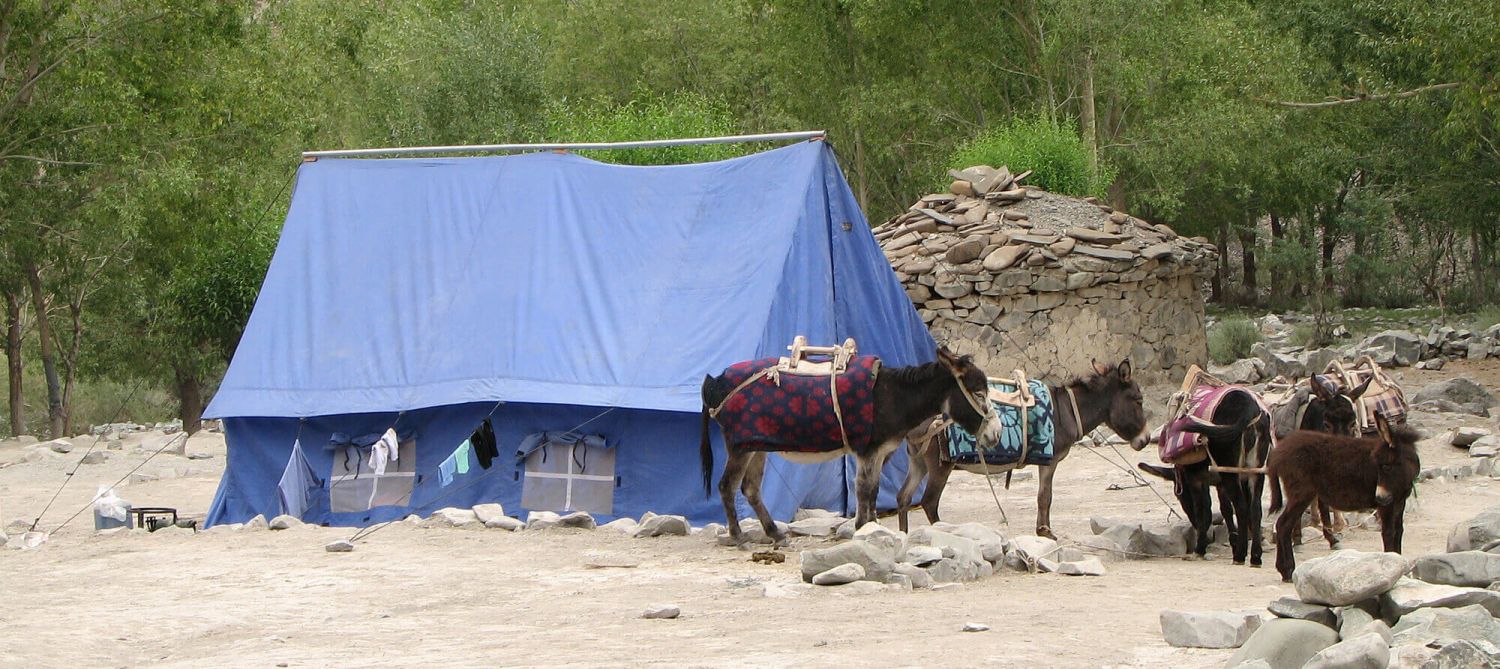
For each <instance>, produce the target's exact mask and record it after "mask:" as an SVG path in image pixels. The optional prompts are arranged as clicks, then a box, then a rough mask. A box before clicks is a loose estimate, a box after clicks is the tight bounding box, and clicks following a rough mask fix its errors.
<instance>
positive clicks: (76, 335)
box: [62, 291, 83, 434]
mask: <svg viewBox="0 0 1500 669" xmlns="http://www.w3.org/2000/svg"><path fill="white" fill-rule="evenodd" d="M81 295H82V292H81V291H80V298H79V301H75V302H69V303H68V316H69V318H70V319H71V320H72V326H73V331H72V332H73V339H72V341H69V342H68V350H67V353H65V354H64V355H63V395H62V397H63V434H73V382H74V380H76V379H77V378H78V348H79V345H80V342H82V341H83V303H82V297H81Z"/></svg>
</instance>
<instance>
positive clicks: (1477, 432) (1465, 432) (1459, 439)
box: [1448, 427, 1490, 448]
mask: <svg viewBox="0 0 1500 669" xmlns="http://www.w3.org/2000/svg"><path fill="white" fill-rule="evenodd" d="M1488 436H1490V431H1489V430H1486V429H1484V428H1482V427H1457V428H1454V430H1453V436H1452V437H1451V438H1450V439H1449V441H1448V443H1450V444H1452V445H1454V446H1457V447H1459V448H1468V447H1469V445H1470V444H1473V443H1474V442H1476V441H1479V439H1480V438H1482V437H1488Z"/></svg>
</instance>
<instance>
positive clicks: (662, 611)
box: [641, 604, 682, 620]
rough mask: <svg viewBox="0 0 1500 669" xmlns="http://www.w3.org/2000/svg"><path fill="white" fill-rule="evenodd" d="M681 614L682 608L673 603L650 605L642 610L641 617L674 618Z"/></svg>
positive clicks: (649, 618)
mask: <svg viewBox="0 0 1500 669" xmlns="http://www.w3.org/2000/svg"><path fill="white" fill-rule="evenodd" d="M680 615H682V609H679V608H677V607H676V606H675V605H672V604H657V605H654V606H649V607H647V608H646V610H645V611H642V612H641V617H642V618H645V619H647V620H672V619H673V618H676V617H677V616H680Z"/></svg>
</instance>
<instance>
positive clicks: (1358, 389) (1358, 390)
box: [1345, 376, 1375, 399]
mask: <svg viewBox="0 0 1500 669" xmlns="http://www.w3.org/2000/svg"><path fill="white" fill-rule="evenodd" d="M1374 380H1375V377H1373V376H1371V377H1369V378H1367V379H1365V382H1364V383H1361V384H1359V385H1357V386H1355V387H1354V390H1351V391H1349V392H1347V393H1345V394H1346V395H1348V396H1349V399H1358V398H1359V396H1360V395H1363V394H1365V391H1366V390H1369V389H1370V382H1371V381H1374Z"/></svg>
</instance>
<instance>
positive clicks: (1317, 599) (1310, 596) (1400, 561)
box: [1292, 550, 1408, 606]
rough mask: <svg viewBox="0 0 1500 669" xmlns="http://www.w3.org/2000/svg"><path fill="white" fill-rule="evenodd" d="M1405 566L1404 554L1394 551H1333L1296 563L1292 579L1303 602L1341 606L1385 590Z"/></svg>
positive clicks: (1403, 572)
mask: <svg viewBox="0 0 1500 669" xmlns="http://www.w3.org/2000/svg"><path fill="white" fill-rule="evenodd" d="M1407 567H1408V564H1407V562H1406V558H1403V557H1401V556H1400V555H1399V554H1397V553H1364V552H1360V551H1352V550H1342V551H1334V553H1333V554H1332V555H1328V556H1327V557H1321V558H1316V559H1313V560H1308V561H1307V562H1304V563H1302V564H1299V565H1297V570H1296V572H1294V573H1293V575H1292V582H1293V585H1295V587H1296V589H1297V597H1298V598H1300V599H1301V600H1302V601H1304V602H1307V603H1309V604H1324V605H1327V606H1344V605H1347V604H1354V603H1357V602H1361V601H1364V600H1366V599H1370V598H1371V597H1374V596H1376V595H1379V594H1381V593H1383V592H1386V591H1389V590H1390V589H1391V588H1393V587H1395V586H1396V582H1397V581H1398V580H1400V578H1401V576H1402V575H1403V574H1405V573H1406V570H1407Z"/></svg>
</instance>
